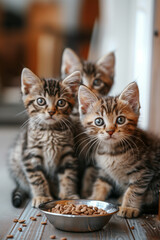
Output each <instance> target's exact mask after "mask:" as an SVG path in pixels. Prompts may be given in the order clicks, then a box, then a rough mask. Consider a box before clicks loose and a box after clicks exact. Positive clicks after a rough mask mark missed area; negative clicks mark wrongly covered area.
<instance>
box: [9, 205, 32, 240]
mask: <svg viewBox="0 0 160 240" xmlns="http://www.w3.org/2000/svg"><path fill="white" fill-rule="evenodd" d="M28 204H29V201H27V203H26V205H25V206H24V208H23V210H22V212H21V213H20V215H19V217H18V218H17V219H20V217H21V216H22V215H23V213H24V211H25V209H26V208H27V206H28ZM15 227H16V223H15V224H14V225H13V227H12V229H11V230H10V232H9V233H7V234H6V237H5V239H6V238H7V235H12V232H13V230H14V228H15Z"/></svg>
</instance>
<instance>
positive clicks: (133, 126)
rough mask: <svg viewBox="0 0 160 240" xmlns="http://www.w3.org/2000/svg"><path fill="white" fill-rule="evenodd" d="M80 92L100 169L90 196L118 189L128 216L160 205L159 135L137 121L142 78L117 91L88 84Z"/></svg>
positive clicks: (121, 213) (83, 116)
mask: <svg viewBox="0 0 160 240" xmlns="http://www.w3.org/2000/svg"><path fill="white" fill-rule="evenodd" d="M78 95H79V96H78V98H79V105H80V107H79V110H80V118H81V123H82V125H83V127H84V128H85V129H86V133H87V135H88V136H89V137H90V139H93V138H96V141H95V155H94V157H95V159H96V164H97V166H98V168H99V173H98V176H97V179H96V181H95V183H94V187H93V191H92V194H91V196H90V199H97V200H105V199H106V197H109V195H110V193H111V192H112V191H119V192H120V193H121V196H123V197H122V203H121V207H120V211H119V216H122V217H128V218H132V217H137V216H138V215H139V214H140V212H141V210H142V209H143V208H144V207H145V206H150V207H151V206H152V207H154V208H156V207H157V206H158V191H159V187H160V139H158V138H157V137H155V136H152V135H151V134H149V133H147V132H145V131H142V130H141V129H139V128H138V127H137V123H138V118H139V108H140V104H139V91H138V86H137V84H136V83H131V84H130V85H129V86H128V87H127V88H126V89H125V90H124V91H123V92H122V93H121V94H120V96H117V97H108V98H98V97H96V95H95V94H94V93H93V92H91V91H90V90H89V89H87V88H86V87H85V86H81V87H80V89H79V94H78ZM119 117H121V118H120V119H119ZM97 118H98V119H99V118H100V119H102V120H103V124H102V125H101V126H97V125H96V123H97V122H96V121H95V119H97ZM122 120H123V121H122ZM98 123H99V121H98Z"/></svg>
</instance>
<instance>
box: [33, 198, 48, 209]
mask: <svg viewBox="0 0 160 240" xmlns="http://www.w3.org/2000/svg"><path fill="white" fill-rule="evenodd" d="M51 200H53V198H52V197H51V196H50V197H44V196H37V197H34V198H33V199H32V207H36V208H38V207H39V205H40V204H41V203H44V202H48V201H51Z"/></svg>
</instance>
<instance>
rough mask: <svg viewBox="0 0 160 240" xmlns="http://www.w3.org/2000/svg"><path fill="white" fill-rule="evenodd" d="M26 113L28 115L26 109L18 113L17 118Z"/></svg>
mask: <svg viewBox="0 0 160 240" xmlns="http://www.w3.org/2000/svg"><path fill="white" fill-rule="evenodd" d="M24 113H27V110H26V109H25V110H23V111H22V112H19V113H17V114H16V117H18V116H19V115H22V114H24Z"/></svg>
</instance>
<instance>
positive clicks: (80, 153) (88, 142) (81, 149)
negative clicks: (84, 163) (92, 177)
mask: <svg viewBox="0 0 160 240" xmlns="http://www.w3.org/2000/svg"><path fill="white" fill-rule="evenodd" d="M86 140H88V139H86ZM86 140H85V142H86ZM92 141H93V140H92V139H90V141H89V142H88V143H87V144H86V145H85V146H84V147H83V148H82V149H81V151H80V153H79V156H80V155H81V154H82V152H83V150H84V149H85V148H86V147H87V146H88V145H89V144H90V143H91V142H92ZM83 143H84V141H83Z"/></svg>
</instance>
